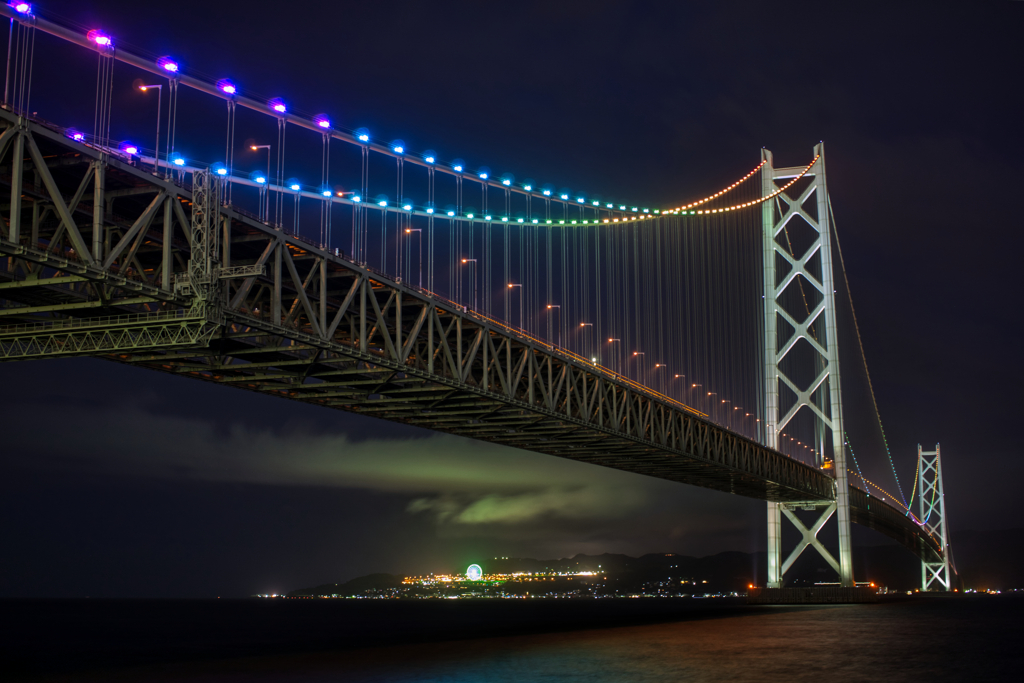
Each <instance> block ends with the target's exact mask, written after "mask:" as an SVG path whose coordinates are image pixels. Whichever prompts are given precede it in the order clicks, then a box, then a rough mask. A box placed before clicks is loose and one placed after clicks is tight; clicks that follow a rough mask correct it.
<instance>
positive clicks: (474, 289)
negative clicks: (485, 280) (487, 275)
mask: <svg viewBox="0 0 1024 683" xmlns="http://www.w3.org/2000/svg"><path fill="white" fill-rule="evenodd" d="M467 263H472V264H473V265H472V266H470V269H471V270H470V275H471V276H472V278H473V310H474V311H475V310H477V306H476V259H475V258H464V259H462V264H463V265H465V264H467ZM520 299H522V297H520Z"/></svg>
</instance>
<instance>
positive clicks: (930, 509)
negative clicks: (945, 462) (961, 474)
mask: <svg viewBox="0 0 1024 683" xmlns="http://www.w3.org/2000/svg"><path fill="white" fill-rule="evenodd" d="M917 462H918V468H917V471H918V474H917V490H918V491H920V493H919V494H918V495H919V498H918V514H919V515H920V519H921V522H922V523H923V524H924V528H925V530H927V531H928V533H930V534H932V535H933V536H935V537H936V538H939V539H941V542H942V561H941V562H928V561H927V560H925V559H923V558H922V560H921V590H922V591H929V590H940V588H939V586H941V587H942V588H941V590H947V591H948V590H952V589H953V584H952V582H951V575H950V566H949V536H948V535H947V534H948V532H947V530H946V501H945V499H944V497H943V492H942V460H941V458H940V457H939V444H935V450H934V451H925V450H922V449H921V445H920V444H918V446H917ZM936 584H938V585H936Z"/></svg>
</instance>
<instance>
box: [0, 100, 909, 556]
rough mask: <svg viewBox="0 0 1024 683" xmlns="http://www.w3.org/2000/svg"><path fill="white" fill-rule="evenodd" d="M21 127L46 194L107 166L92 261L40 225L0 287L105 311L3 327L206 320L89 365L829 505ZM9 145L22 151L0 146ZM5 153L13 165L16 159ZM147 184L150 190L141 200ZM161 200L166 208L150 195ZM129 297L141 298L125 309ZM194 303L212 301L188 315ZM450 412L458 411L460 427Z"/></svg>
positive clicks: (438, 306) (0, 298)
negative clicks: (49, 281)
mask: <svg viewBox="0 0 1024 683" xmlns="http://www.w3.org/2000/svg"><path fill="white" fill-rule="evenodd" d="M3 122H6V123H8V125H12V124H13V123H14V120H13V119H12V117H11V116H10V114H8V113H6V112H2V111H0V123H3ZM24 132H25V135H26V136H31V137H32V138H33V139H35V140H36V141H37V143H38V145H42V146H44V147H45V149H41V151H43V152H44V156H46V157H47V158H48V159H51V160H54V159H57V160H59V159H61V158H63V157H64V156H74V157H75V158H76V159H79V160H80V162H81V163H80V164H79V165H75V164H70V163H69V164H67V165H64V166H59V167H58V166H54V167H53V168H54V171H53V173H52V177H53V180H54V183H55V184H56V186H57V190H58V192H57V193H58V194H60V193H63V195H64V196H73V195H75V194H76V193H78V191H79V189H80V188H82V187H83V182H85V180H84V178H83V176H82V175H81V174H77V175H76V174H75V173H74V171H75V169H78V168H81V169H82V170H85V169H88V168H90V166H91V167H92V168H93V170H94V171H95V168H96V167H97V166H96V165H97V164H98V163H99V164H102V165H103V167H104V168H105V174H104V179H103V183H102V185H97V189H96V196H97V197H98V199H96V200H94V201H93V202H92V203H90V202H88V201H87V195H88V193H87V192H84V190H83V198H82V199H81V201H79V202H78V203H77V204H74V203H72V204H73V208H72V207H70V206H69V207H68V212H69V213H70V214H71V218H72V222H74V223H75V224H76V225H80V226H82V227H83V229H84V230H85V232H84V233H82V237H83V240H85V239H86V238H87V237H88V238H94V239H93V240H92V242H93V244H92V246H93V247H94V250H93V251H91V252H90V253H89V254H88V258H87V257H86V254H85V253H83V252H81V250H80V249H78V248H77V247H76V246H75V244H74V243H73V242H75V241H77V240H69V239H66V238H64V237H63V235H64V234H65V233H67V226H64V227H63V228H61V227H56V228H55V227H53V226H52V225H50V224H47V225H46V226H36V229H37V230H38V232H37V233H36V234H33V232H32V231H31V230H18V231H16V232H15V234H14V236H15V237H16V238H17V239H14V240H12V239H10V237H11V234H10V233H8V235H6V236H5V237H6V239H3V240H2V241H0V255H2V256H4V257H5V258H0V282H11V281H15V280H24V279H26V278H27V277H29V276H30V275H35V274H37V271H38V269H39V268H42V269H43V270H45V271H46V273H45V274H46V276H47V277H51V276H55V277H77V278H83V281H82V282H79V283H70V284H68V285H66V286H64V287H65V288H66V287H75V286H79V285H80V289H78V290H76V291H75V292H74V294H75V297H77V298H76V299H75V301H81V302H99V303H98V304H96V305H95V307H94V308H84V309H75V310H72V311H68V312H66V313H61V312H60V311H49V312H46V313H41V312H37V313H28V312H19V313H18V314H17V315H11V316H10V318H11V321H12V323H13V324H16V325H25V324H54V321H64V320H76V321H77V320H93V321H96V322H99V324H100V325H101V326H102V324H103V323H102V322H100V321H101V319H103V318H112V317H117V316H120V315H132V314H151V313H156V312H164V311H167V312H174V313H176V314H178V315H181V316H182V317H183V318H185V319H189V320H194V321H196V322H197V324H201V321H206V322H207V323H209V325H212V326H213V327H214V332H213V333H212V334H208V330H209V325H206V326H204V327H203V328H202V333H201V335H199V336H193V337H192V338H190V339H188V340H184V341H183V344H185V348H158V347H140V345H139V344H138V343H133V344H134V345H133V344H124V345H123V346H120V347H118V346H116V344H114V343H113V342H105V343H107V344H109V346H110V348H109V350H108V351H105V352H100V351H97V352H96V353H97V354H98V355H101V356H103V357H106V358H110V359H112V360H117V361H119V362H124V363H130V364H133V365H140V366H144V367H149V368H153V369H158V370H162V371H166V372H175V373H177V374H180V375H184V376H187V377H193V378H196V379H202V380H205V381H210V382H215V383H219V384H227V385H229V386H236V387H239V388H244V389H249V390H251V391H259V392H262V393H266V394H268V395H273V396H278V397H286V398H291V399H293V400H301V401H304V402H307V403H311V404H314V405H324V406H328V407H334V408H339V409H342V410H348V411H352V412H358V413H361V414H365V415H371V416H381V417H385V418H387V419H393V420H398V421H401V422H408V423H423V424H425V425H426V426H431V427H433V428H435V429H438V430H439V431H445V432H449V433H453V434H464V435H466V436H470V437H475V438H481V439H484V440H490V441H494V442H497V443H502V442H508V443H512V444H522V445H523V446H524V447H527V448H529V449H531V450H534V451H537V452H542V453H551V454H553V455H558V456H561V457H568V458H573V459H577V460H580V461H582V462H591V463H596V464H601V465H605V466H609V467H615V468H618V469H623V470H626V471H633V472H640V473H643V474H648V475H651V476H657V477H661V478H665V479H669V480H673V481H680V482H683V483H689V484H694V485H699V486H705V487H708V488H714V489H718V490H722V491H728V492H732V493H737V494H740V495H746V496H751V497H757V498H762V499H769V500H776V501H788V500H808V499H814V500H821V499H826V498H830V497H832V496H833V489H834V483H833V481H832V479H831V478H829V477H828V476H826V475H825V474H823V473H821V472H819V471H817V470H816V469H814V468H813V467H809V466H807V465H804V464H802V463H799V462H796V461H793V460H792V459H790V458H787V457H786V456H784V455H782V454H780V453H778V452H777V451H774V450H772V449H770V448H767V447H765V446H762V445H761V444H758V443H756V442H754V441H752V440H749V439H746V438H745V437H742V436H740V435H738V434H734V433H732V432H729V431H728V430H726V429H724V428H722V427H720V426H718V425H715V424H713V423H711V422H709V421H708V420H706V419H704V417H703V416H702V415H701V414H699V413H697V412H696V411H692V410H690V409H687V408H685V407H683V406H681V405H679V404H675V403H672V402H669V401H666V400H664V399H663V398H661V397H659V396H657V395H655V394H653V393H651V392H649V391H648V390H646V389H644V388H642V387H639V386H638V385H635V384H633V383H630V382H627V381H623V380H621V379H619V378H617V377H615V376H612V375H611V374H609V373H606V372H605V371H603V370H602V369H601V368H598V367H595V366H594V365H593V364H591V363H589V362H587V360H586V359H582V358H577V357H575V356H572V355H571V354H568V353H566V352H563V351H561V350H559V349H555V348H553V347H550V346H547V345H545V344H541V343H538V342H536V341H535V340H533V339H530V338H527V337H522V336H519V335H518V334H517V333H516V332H514V331H512V330H509V329H508V328H505V327H504V326H502V325H500V324H498V323H495V322H494V321H491V320H488V319H486V318H483V317H481V316H478V315H476V314H474V313H472V312H466V311H465V310H463V309H462V307H459V306H455V305H452V304H450V303H449V302H446V301H442V300H439V299H436V298H434V297H432V296H431V295H429V294H428V293H425V292H422V291H419V290H417V289H416V288H413V287H410V286H407V285H405V284H401V283H397V282H394V281H392V280H391V279H389V278H387V277H385V276H382V275H379V274H377V273H374V272H372V271H370V270H368V269H367V268H365V267H364V266H362V265H360V264H357V263H354V262H352V261H348V260H346V259H344V258H341V257H337V256H335V255H333V254H332V253H330V252H328V251H326V250H324V249H321V248H319V247H317V246H315V245H313V244H310V243H308V242H306V241H304V240H302V239H301V238H299V237H296V236H293V235H288V234H286V233H284V232H282V231H280V230H277V229H275V228H272V227H270V226H267V225H264V224H262V223H259V222H257V221H255V220H253V219H251V218H249V217H247V216H245V215H242V214H239V213H238V212H236V211H234V210H233V209H232V208H230V207H222V206H220V202H218V201H215V200H213V199H210V198H214V197H215V196H216V191H217V188H216V186H215V180H216V179H215V178H213V179H211V180H212V181H213V184H211V185H209V186H208V185H207V184H206V182H207V181H206V180H204V181H203V182H202V183H201V184H202V187H203V188H204V192H206V196H207V197H208V199H207V200H203V201H202V202H197V201H196V200H197V198H196V197H195V196H193V193H192V192H191V191H190V190H188V189H186V188H182V187H179V186H177V185H174V184H173V183H171V182H168V181H164V180H162V179H159V178H156V177H154V176H152V175H151V174H149V173H146V172H144V171H142V170H141V169H137V168H134V167H132V166H131V165H130V164H126V163H124V162H122V161H120V160H118V159H115V158H111V157H108V156H107V155H105V154H102V153H101V152H99V151H97V150H96V149H93V148H91V147H88V146H85V145H80V144H78V143H74V142H72V141H69V140H67V139H66V138H64V137H62V136H61V135H59V134H57V133H54V132H53V131H49V130H47V129H45V128H43V127H41V126H38V125H37V124H34V123H32V122H28V123H25V125H24ZM22 137H25V136H22ZM10 139H11V140H12V141H14V140H16V139H22V138H18V137H17V135H14V134H12V136H11V138H10ZM13 144H14V143H13V142H12V145H13ZM10 158H11V161H10V163H12V164H13V165H14V166H15V167H17V166H18V164H19V159H22V161H23V158H22V157H18V156H17V155H13V156H11V157H10ZM0 163H3V158H0ZM206 175H207V177H208V178H209V175H208V174H206ZM194 180H196V181H197V182H198V181H199V179H198V178H196V179H194ZM4 182H6V181H5V180H4V179H3V178H0V184H2V183H4ZM90 182H93V181H92V180H90V181H88V182H85V185H86V186H87V185H88V183H90ZM147 186H148V187H150V188H152V191H151V192H148V193H146V192H137V191H136V189H137V188H141V187H147ZM128 190H130V192H126V191H128ZM22 194H23V197H22V201H23V202H31V201H35V199H33V197H34V196H35V195H33V190H32V189H31V188H27V189H26V191H25V192H23V193H22ZM161 194H163V195H164V196H165V199H164V200H163V202H162V203H161V202H159V201H156V200H154V196H156V197H157V198H158V197H159V196H160V195H161ZM113 201H116V202H118V206H119V209H118V211H117V215H120V216H128V217H129V218H128V220H127V221H126V222H117V221H115V220H114V219H113V218H112V216H113V215H114V214H112V213H111V212H110V211H108V208H109V206H110V204H111V202H113ZM154 201H156V204H154ZM197 203H200V204H202V205H204V206H205V207H206V208H205V209H204V210H205V211H206V216H207V217H206V218H204V219H202V220H196V216H197V214H196V213H195V206H196V204H197ZM154 206H157V207H158V208H157V209H155V210H154V209H153V207H154ZM26 213H27V212H22V214H26ZM64 222H66V221H62V222H61V223H60V225H61V226H63V224H64ZM97 223H98V224H99V229H94V227H93V226H94V225H95V224H97ZM86 226H88V227H86ZM90 230H91V231H92V232H90ZM132 231H134V236H132V235H131V234H130V233H132ZM197 231H198V232H197ZM80 232H82V230H80ZM216 232H220V234H222V235H223V236H224V238H223V239H222V240H220V241H219V243H218V241H217V239H218V238H217V237H216V236H213V235H211V234H210V233H216ZM119 245H120V249H121V251H118V248H119ZM132 251H134V254H132V253H131V252H132ZM129 255H130V256H131V258H129ZM111 257H113V258H112V259H111ZM104 265H106V266H107V267H105V268H104ZM5 269H6V270H5ZM218 273H221V274H230V275H231V276H232V277H226V276H225V277H220V276H218ZM183 278H187V279H188V285H189V287H188V291H187V292H185V291H181V292H175V287H174V284H175V283H176V282H184V280H183ZM56 289H60V287H34V288H31V291H32V292H33V293H34V295H37V296H38V297H42V298H40V299H38V300H36V302H35V304H34V305H49V304H62V303H64V302H65V301H66V296H65V295H64V294H60V296H58V294H59V293H58V292H55V291H54V290H56ZM62 291H63V290H62ZM22 292H23V290H21V289H19V288H12V289H0V310H8V309H11V308H13V307H17V306H21V305H25V303H24V301H23V300H22V299H19V298H17V297H19V296H22ZM129 292H131V293H132V294H131V295H129V294H128V293H129ZM130 296H134V297H149V298H150V299H152V302H149V303H137V304H126V303H124V301H123V299H127V298H129V297H130ZM118 299H121V300H122V301H120V302H119V301H118ZM199 300H205V302H206V303H207V305H205V306H203V307H200V308H198V309H197V308H196V306H195V304H196V302H197V301H199ZM108 326H109V329H110V330H111V331H113V330H114V329H115V326H113V325H112V324H109V325H108ZM197 334H198V333H197ZM186 342H187V343H186ZM84 344H85V343H84V342H83V343H82V344H80V345H79V348H85V345H84ZM127 347H130V348H127ZM40 348H42V346H40ZM104 349H106V347H104ZM345 378H351V380H352V381H351V382H350V383H349V384H350V385H351V386H350V387H349V389H350V390H351V391H348V390H346V389H345V386H344V385H345V382H344V379H345ZM328 382H329V383H331V384H334V385H335V386H334V387H333V388H330V389H329V390H330V391H335V390H336V391H338V392H339V393H340V392H342V391H344V393H346V394H350V395H348V396H345V397H340V396H339V397H334V398H331V397H327V398H325V397H323V396H318V395H317V389H316V388H315V387H316V385H317V384H318V383H322V384H326V383H328ZM357 382H358V384H356V383H357ZM325 388H327V387H325ZM320 393H321V394H322V393H326V392H325V391H323V389H321V390H320ZM473 402H476V405H482V406H483V407H482V408H481V409H478V408H475V407H474V406H473ZM481 410H482V412H481ZM424 411H432V412H424ZM448 411H451V412H452V413H453V414H452V415H450V416H449V417H450V419H449V418H447V417H445V415H446V413H447V412H448ZM461 411H468V412H465V413H462V414H454V413H459V412H461ZM516 413H518V414H516ZM878 507H879V504H878V503H876V502H875V501H872V506H871V511H870V512H869V511H867V510H865V519H869V520H873V519H877V518H878V515H877V514H876V513H875V512H874V511H875V510H876V509H877V508H878ZM890 526H891V529H890V530H889V533H892V534H896V535H898V534H899V533H905V534H906V538H904V542H908V543H909V542H910V541H909V540H908V539H911V540H913V541H914V542H920V544H921V545H922V546H923V547H924V546H927V541H920V539H919V538H918V537H917V536H914V535H913V530H909V529H906V528H905V527H901V526H899V522H898V520H897V521H894V522H892V524H891V525H890ZM911 537H912V538H911ZM917 552H921V548H920V547H918V548H917Z"/></svg>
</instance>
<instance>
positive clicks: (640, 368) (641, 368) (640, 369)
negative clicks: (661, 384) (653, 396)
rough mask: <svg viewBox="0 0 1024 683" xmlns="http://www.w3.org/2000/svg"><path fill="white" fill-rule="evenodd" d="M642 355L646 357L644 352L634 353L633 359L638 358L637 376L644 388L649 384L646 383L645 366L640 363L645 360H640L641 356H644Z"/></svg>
mask: <svg viewBox="0 0 1024 683" xmlns="http://www.w3.org/2000/svg"><path fill="white" fill-rule="evenodd" d="M642 355H644V352H643V351H634V352H633V357H634V358H636V374H637V376H638V377H639V378H640V379H639V382H640V384H643V385H644V386H647V383H646V382H644V366H643V365H641V363H640V361H642V360H643V359H642V358H640V356H642Z"/></svg>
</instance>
